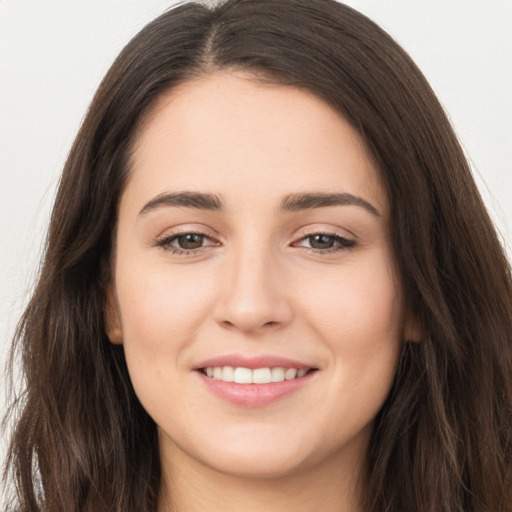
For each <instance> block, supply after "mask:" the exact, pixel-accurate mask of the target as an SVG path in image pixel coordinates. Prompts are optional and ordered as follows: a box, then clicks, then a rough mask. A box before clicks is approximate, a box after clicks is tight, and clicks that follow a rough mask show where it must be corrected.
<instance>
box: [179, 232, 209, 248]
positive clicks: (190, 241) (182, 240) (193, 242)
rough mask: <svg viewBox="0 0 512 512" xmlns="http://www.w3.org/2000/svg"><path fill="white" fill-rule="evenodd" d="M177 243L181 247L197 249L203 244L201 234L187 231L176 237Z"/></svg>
mask: <svg viewBox="0 0 512 512" xmlns="http://www.w3.org/2000/svg"><path fill="white" fill-rule="evenodd" d="M178 244H179V246H180V247H181V248H182V249H198V248H199V247H202V245H203V235H198V234H196V233H189V234H188V235H183V236H180V237H179V238H178Z"/></svg>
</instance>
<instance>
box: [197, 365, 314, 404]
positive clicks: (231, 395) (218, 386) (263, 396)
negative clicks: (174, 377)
mask: <svg viewBox="0 0 512 512" xmlns="http://www.w3.org/2000/svg"><path fill="white" fill-rule="evenodd" d="M197 373H198V374H199V376H200V377H201V379H202V381H203V382H204V383H205V385H206V386H207V387H208V389H209V390H210V391H211V392H212V393H213V394H214V395H216V396H218V397H220V398H222V399H224V400H227V401H228V402H231V403H232V404H235V405H238V406H243V407H263V406H265V405H268V404H271V403H273V402H276V401H277V400H279V399H280V398H284V397H285V396H288V395H290V394H292V393H294V392H296V391H299V390H300V389H301V388H302V387H303V386H305V385H306V384H307V383H308V382H310V380H311V379H312V377H313V375H314V374H316V371H313V372H310V373H308V374H307V375H305V376H304V377H301V378H299V379H292V380H285V381H283V382H270V383H268V384H237V383H235V382H224V381H223V380H220V379H213V378H211V377H207V376H206V375H204V373H201V372H197Z"/></svg>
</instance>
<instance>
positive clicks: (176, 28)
mask: <svg viewBox="0 0 512 512" xmlns="http://www.w3.org/2000/svg"><path fill="white" fill-rule="evenodd" d="M221 69H238V70H244V71H247V72H248V73H250V74H252V75H253V76H254V77H255V78H256V79H258V80H265V81H267V82H270V83H275V84H281V85H289V86H294V87H299V88H303V89H305V90H308V91H311V92H312V93H313V94H315V95H316V96H317V97H319V98H321V99H322V100H324V101H325V102H327V103H328V104H329V105H331V106H333V107H334V108H335V109H337V111H338V112H339V113H340V115H342V116H343V117H344V118H345V119H347V120H348V121H349V122H350V123H351V124H352V125H353V126H354V127H355V129H356V130H357V131H358V132H359V134H360V135H361V136H362V138H363V139H364V141H365V142H366V145H367V147H368V149H369V150H370V152H371V153H372V155H373V158H374V160H375V162H376V164H377V166H378V168H379V170H380V173H381V175H382V179H383V181H384V183H385V186H386V188H387V193H388V196H389V200H390V204H391V216H390V232H391V240H392V246H393V251H394V257H395V260H396V264H397V268H398V271H399V274H400V278H401V282H402V286H403V289H404V294H405V298H406V303H407V305H408V307H409V308H410V312H411V314H414V315H415V317H416V318H417V319H418V321H419V322H420V323H421V326H422V329H423V333H424V335H425V336H424V339H422V341H421V342H419V343H407V342H406V343H405V344H404V349H403V353H402V357H401V360H400V364H399V369H398V372H397V375H396V378H395V382H394V384H393V387H392V390H391V393H390V394H389V396H388V398H387V400H386V402H385V404H384V406H383V408H382V409H381V411H380V412H379V414H378V416H377V418H376V421H375V427H374V431H373V435H372V439H371V442H370V446H369V449H368V455H367V475H366V482H365V483H366V485H365V489H364V494H363V496H362V500H363V503H362V506H363V509H364V510H365V511H367V512H402V511H403V512H405V511H406V512H462V511H464V512H484V511H486V512H510V511H512V283H511V272H510V266H509V264H508V262H507V259H506V256H505V255H504V251H503V249H502V247H501V244H500V242H499V239H498V237H497V235H496V232H495V229H494V227H493V225H492V222H491V220H490V219H489V216H488V214H487V212H486V210H485V207H484V205H483V202H482V200H481V197H480V195H479V193H478V191H477V188H476V186H475V183H474V181H473V178H472V176H471V173H470V169H469V166H468V164H467V162H466V160H465V157H464V155H463V151H462V150H461V147H460V145H459V143H458V141H457V139H456V137H455V135H454V133H453V130H452V128H451V126H450V123H449V121H448V120H447V117H446V115H445V113H444V111H443V109H442V107H441V106H440V104H439V102H438V100H437V99H436V97H435V95H434V94H433V92H432V90H431V88H430V87H429V85H428V83H427V82H426V80H425V78H424V77H423V75H422V74H421V72H420V71H419V70H418V68H417V67H416V66H415V64H414V63H413V62H412V60H411V59H410V57H409V56H408V55H407V54H406V53H405V52H404V51H403V50H402V49H401V48H400V46H399V45H398V44H397V43H396V42H394V41H393V39H392V38H391V37H390V36H389V35H388V34H386V33H385V32H384V31H383V30H382V29H380V28H379V27H378V26H377V25H375V24H374V23H373V22H372V21H370V20H369V19H368V18H366V17H365V16H363V15H362V14H360V13H358V12H356V11H355V10H353V9H351V8H349V7H347V6H345V5H343V4H341V3H338V2H335V1H333V0H316V1H312V0H227V1H224V2H220V3H217V4H215V5H213V6H207V5H204V4H203V3H185V4H181V5H179V6H177V7H175V8H172V9H171V10H169V11H167V12H165V13H164V14H163V15H161V16H160V17H159V18H157V19H156V20H155V21H153V22H152V23H150V24H149V25H147V26H146V27H145V28H144V29H143V30H142V31H141V32H140V33H139V34H138V35H136V36H135V37H134V38H133V39H132V41H131V42H130V43H129V44H128V45H127V46H126V47H125V49H124V50H123V51H122V53H121V54H120V55H119V57H118V58H117V60H116V61H115V62H114V64H113V65H112V67H111V68H110V70H109V71H108V73H107V75H106V77H105V78H104V80H103V82H102V83H101V85H100V87H99V89H98V91H97V93H96V95H95V97H94V99H93V101H92V104H91V105H90V108H89V110H88V113H87V115H86V117H85V119H84V121H83V124H82V126H81V128H80V130H79V133H78V135H77V137H76V139H75V142H74V144H73V146H72V148H71V151H70V153H69V156H68V158H67V161H66V164H65V167H64V170H63V174H62V178H61V181H60V185H59V189H58V193H57V197H56V200H55V205H54V209H53V213H52V217H51V224H50V229H49V234H48V238H47V247H46V252H45V257H44V262H43V265H42V269H41V272H40V276H39V280H38V284H37V287H36V289H35V292H34V294H33V297H32V299H31V301H30V303H29V305H28V307H27V309H26V311H25V313H24V315H23V317H22V319H21V321H20V323H19V327H18V330H17V332H16V335H15V340H14V343H13V349H12V356H11V371H12V368H13V364H14V362H15V361H16V360H17V358H19V359H20V360H21V364H22V368H23V389H24V391H23V392H22V393H21V394H20V395H19V396H18V397H17V399H16V401H15V402H14V404H13V407H12V411H11V420H12V422H13V435H12V439H11V443H10V448H9V455H8V459H7V465H6V473H5V474H6V476H5V478H6V479H12V480H13V481H14V482H15V489H16V490H15V497H14V505H15V506H16V508H17V510H19V512H42V511H45V512H107V511H108V512H112V511H117V510H119V511H121V510H122V511H128V510H137V511H141V512H154V511H155V510H156V504H157V498H158V495H159V485H160V473H161V468H160V461H159V454H158V443H157V431H156V426H155V424H154V422H153V420H152V419H151V418H150V417H149V416H148V415H147V413H146V412H145V411H144V409H143V408H142V406H141V405H140V403H139V402H138V400H137V398H136V397H135V394H134V391H133V389H132V386H131V383H130V378H129V375H128V372H127V368H126V363H125V359H124V354H123V348H122V346H118V345H113V344H111V343H110V342H109V341H108V339H107V336H106V334H105V319H104V302H105V297H104V291H105V287H106V285H107V284H108V282H109V278H110V276H109V270H108V269H109V265H108V262H109V258H110V253H111V249H112V245H111V244H112V238H113V232H114V230H115V225H116V214H117V206H118V202H119V198H120V194H121V193H122V191H123V186H124V184H125V182H126V178H127V173H128V172H129V169H128V163H129V160H130V151H131V149H132V147H133V142H134V137H135V135H136V131H137V127H138V126H140V124H141V122H142V120H143V119H144V116H145V115H146V114H147V113H148V111H149V109H150V108H151V106H153V105H154V104H155V101H156V100H157V99H158V98H159V97H160V96H161V95H162V94H163V93H167V92H168V91H169V90H172V89H173V87H176V86H177V85H178V84H181V83H183V82H186V81H189V80H194V79H196V78H197V77H200V76H204V75H208V74H211V73H214V72H215V71H217V70H221ZM16 364H17V363H16Z"/></svg>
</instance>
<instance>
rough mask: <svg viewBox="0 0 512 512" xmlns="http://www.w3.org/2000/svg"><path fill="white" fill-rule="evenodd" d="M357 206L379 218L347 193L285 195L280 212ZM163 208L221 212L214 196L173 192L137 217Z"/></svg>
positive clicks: (368, 206)
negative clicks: (176, 207)
mask: <svg viewBox="0 0 512 512" xmlns="http://www.w3.org/2000/svg"><path fill="white" fill-rule="evenodd" d="M347 205H351V206H359V207H361V208H364V209H365V210H366V211H368V212H369V213H371V214H372V215H374V216H376V217H380V213H379V212H378V210H377V208H375V206H373V205H372V204H371V203H369V202H368V201H366V200H365V199H363V198H362V197H358V196H355V195H353V194H349V193H338V194H329V193H322V192H316V193H301V194H290V195H287V196H286V197H285V198H284V199H283V200H282V202H281V205H280V208H279V209H280V210H281V211H286V212H297V211H302V210H309V209H313V208H325V207H328V206H347ZM165 206H181V207H185V208H194V209H197V210H210V211H215V210H217V211H218V210H222V209H223V208H224V206H223V202H222V200H221V199H220V198H219V196H217V195H215V194H205V193H201V192H175V193H163V194H160V195H158V196H156V197H154V198H153V199H151V201H149V202H148V203H146V204H145V205H144V207H143V208H142V210H141V211H140V212H139V216H144V215H147V214H148V213H150V212H152V211H154V210H157V209H159V208H162V207H165Z"/></svg>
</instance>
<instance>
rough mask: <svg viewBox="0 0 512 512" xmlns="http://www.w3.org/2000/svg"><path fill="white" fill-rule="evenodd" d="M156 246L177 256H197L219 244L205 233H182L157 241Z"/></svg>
mask: <svg viewBox="0 0 512 512" xmlns="http://www.w3.org/2000/svg"><path fill="white" fill-rule="evenodd" d="M156 245H157V246H158V247H161V248H162V249H164V250H166V251H170V252H172V253H175V254H197V253H199V252H200V251H201V249H204V248H206V247H208V246H211V245H217V243H216V242H214V241H213V240H212V239H211V238H210V237H209V236H208V235H205V234H204V233H180V234H177V235H171V236H167V237H165V238H162V239H161V240H157V242H156Z"/></svg>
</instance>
